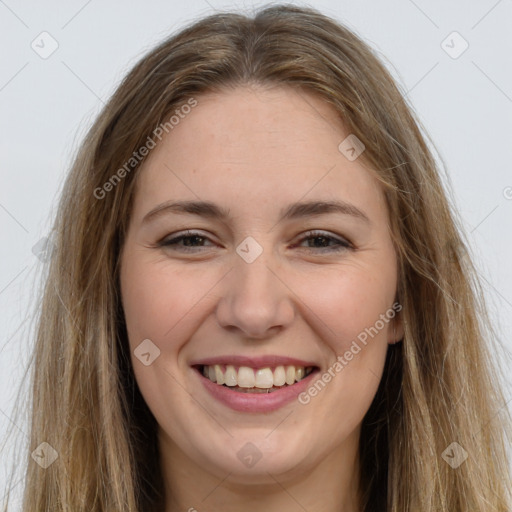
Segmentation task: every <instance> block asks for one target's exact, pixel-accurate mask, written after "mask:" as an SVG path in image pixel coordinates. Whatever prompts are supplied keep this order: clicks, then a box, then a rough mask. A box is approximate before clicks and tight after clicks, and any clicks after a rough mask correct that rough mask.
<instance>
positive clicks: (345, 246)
mask: <svg viewBox="0 0 512 512" xmlns="http://www.w3.org/2000/svg"><path fill="white" fill-rule="evenodd" d="M306 235H307V236H303V237H302V238H301V239H300V240H299V242H303V241H305V240H310V239H315V238H324V239H326V240H329V241H334V242H336V243H337V246H331V247H316V248H315V247H306V248H305V249H309V250H314V249H318V250H319V251H320V252H341V251H346V250H353V249H354V246H353V245H352V244H351V243H350V242H349V241H348V240H345V239H343V238H338V237H334V236H331V235H328V234H326V233H325V232H324V231H316V230H312V231H308V232H307V233H306ZM190 238H201V239H204V240H208V237H206V236H203V235H202V234H201V233H198V232H194V231H186V232H185V233H184V234H182V235H179V236H177V237H174V238H168V239H164V240H162V241H160V242H159V243H158V246H159V247H170V248H171V249H172V250H179V251H181V252H196V251H195V250H194V248H192V247H189V246H181V248H180V249H175V248H174V247H171V246H175V247H177V244H178V243H179V242H181V241H183V240H187V239H190Z"/></svg>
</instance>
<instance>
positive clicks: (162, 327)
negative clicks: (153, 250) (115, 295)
mask: <svg viewBox="0 0 512 512" xmlns="http://www.w3.org/2000/svg"><path fill="white" fill-rule="evenodd" d="M121 282H122V285H121V287H122V299H123V309H124V312H125V319H126V324H127V329H128V335H129V338H130V343H131V344H132V345H133V344H136V343H137V342H140V341H138V340H143V339H146V338H149V339H152V340H154V341H155V343H157V344H158V345H159V346H160V347H166V348H168V344H169V340H170V339H181V338H179V337H177V336H176V333H177V332H178V331H180V330H183V328H184V327H185V326H186V325H187V321H188V320H189V319H190V318H192V317H193V316H194V306H195V305H196V304H197V305H198V306H199V304H198V303H200V301H201V299H202V298H204V295H205V290H208V286H206V284H205V283H206V281H205V280H204V279H201V276H200V275H199V274H198V273H197V272H196V273H194V272H187V271H185V272H183V270H182V271H181V272H180V271H176V270H174V269H171V268H162V265H159V264H158V263H155V262H145V261H144V260H143V259H141V260H139V261H136V260H135V259H132V260H131V261H130V260H127V262H126V265H125V266H124V268H123V271H122V273H121Z"/></svg>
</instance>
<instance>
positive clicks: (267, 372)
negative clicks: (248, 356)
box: [254, 368, 274, 389]
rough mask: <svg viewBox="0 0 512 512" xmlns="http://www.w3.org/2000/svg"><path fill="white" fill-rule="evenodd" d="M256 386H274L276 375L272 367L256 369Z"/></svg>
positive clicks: (264, 387) (265, 387)
mask: <svg viewBox="0 0 512 512" xmlns="http://www.w3.org/2000/svg"><path fill="white" fill-rule="evenodd" d="M254 386H255V387H257V388H262V389H269V388H271V387H273V386H274V375H273V373H272V370H271V369H270V368H260V369H259V370H256V378H255V383H254Z"/></svg>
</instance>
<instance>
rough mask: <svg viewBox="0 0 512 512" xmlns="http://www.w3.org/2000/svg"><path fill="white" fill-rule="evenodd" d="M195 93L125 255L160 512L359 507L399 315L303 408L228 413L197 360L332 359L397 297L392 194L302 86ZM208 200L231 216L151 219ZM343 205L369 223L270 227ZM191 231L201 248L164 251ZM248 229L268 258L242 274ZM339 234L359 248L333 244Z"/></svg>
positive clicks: (158, 166)
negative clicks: (364, 456)
mask: <svg viewBox="0 0 512 512" xmlns="http://www.w3.org/2000/svg"><path fill="white" fill-rule="evenodd" d="M196 99H197V100H198V106H197V107H195V109H194V110H193V111H192V112H191V113H190V114H189V115H188V116H187V117H186V118H185V119H183V120H182V121H181V122H180V124H178V125H177V126H175V128H174V129H173V130H172V131H171V132H170V133H169V135H167V136H166V137H165V138H164V139H163V140H162V142H161V143H160V144H159V145H158V146H157V147H156V148H155V149H154V150H153V151H152V152H151V154H150V156H149V158H148V160H146V162H145V164H144V166H143V168H142V170H141V174H140V175H139V176H138V183H137V190H136V195H135V200H134V206H133V212H132V216H131V222H130V226H129V229H128V233H127V238H126V240H125V244H124V247H123V252H122V260H121V263H122V266H121V295H122V302H123V307H124V312H125V317H126V322H127V329H128V336H129V344H130V349H131V354H132V361H133V366H134V372H135V378H136V381H137V383H138V385H139V387H140V390H141V392H142V395H143V397H144V399H145V400H146V402H147V404H148V406H149V408H150V410H151V411H152V413H153V414H154V416H155V417H156V419H157V422H158V424H159V446H160V452H161V457H162V472H163V476H164V481H165V485H166V512H178V511H188V510H190V511H192V510H197V511H198V512H207V511H212V512H213V511H218V510H223V511H225V512H232V511H233V512H234V511H239V510H244V511H246V512H252V511H261V510H265V511H266V512H277V511H279V512H283V511H288V512H292V511H303V510H308V511H309V512H335V511H336V512H339V511H341V510H343V511H344V512H359V511H360V510H361V508H360V504H359V501H358V500H359V487H358V477H359V467H358V462H357V456H358V442H359V435H360V427H361V422H362V420H363V418H364V415H365V413H366V412H367V410H368V408H369V407H370V404H371V401H372V399H373V397H374V396H375V393H376V391H377V388H378V385H379V382H380V379H381V376H382V372H383V368H384V362H385V357H386V352H387V348H388V344H390V343H393V342H395V341H396V340H400V339H401V337H402V335H403V331H402V327H401V324H400V321H399V317H398V316H396V317H395V319H394V320H391V321H389V322H388V323H386V324H385V326H384V328H382V329H381V330H380V331H379V332H378V334H377V335H375V336H374V337H373V338H371V339H370V341H369V342H368V343H367V345H366V346H364V347H363V348H362V350H361V351H360V352H359V353H358V354H357V355H355V356H354V358H353V359H352V360H351V361H350V362H349V363H348V364H347V365H346V366H345V367H344V368H343V370H342V371H340V372H338V373H336V376H335V377H334V378H332V380H331V381H330V382H329V383H328V384H327V386H325V388H324V389H323V390H322V391H321V392H319V393H318V395H317V396H315V397H314V398H311V400H310V402H309V403H308V404H306V405H303V404H300V403H298V401H296V400H294V401H293V402H291V403H289V404H287V405H285V406H284V407H282V408H280V409H278V410H276V411H272V412H267V413H244V412H237V411H234V410H231V409H230V408H228V407H226V406H225V405H224V404H221V403H220V402H218V401H217V400H215V399H213V398H212V397H211V395H210V394H209V393H208V392H207V391H206V390H205V389H204V388H203V386H202V385H201V382H200V379H199V378H198V375H197V373H196V370H194V369H192V368H191V366H190V364H191V362H192V361H194V360H197V359H200V358H206V357H213V356H220V355H225V354H237V355H246V356H258V355H267V354H277V355H289V356H292V357H297V358H300V359H304V360H307V361H314V362H315V363H316V364H317V365H318V366H319V367H320V369H321V372H325V371H326V370H327V369H328V368H330V367H332V365H333V363H334V362H335V361H336V358H337V356H339V355H343V354H344V353H345V352H346V351H347V350H348V349H349V347H350V345H351V343H352V342H353V341H354V340H355V339H356V338H357V336H358V334H360V333H361V332H363V331H364V329H365V328H369V327H370V326H373V325H375V323H376V321H377V320H378V319H379V315H381V314H384V313H385V312H386V311H388V310H389V309H390V308H391V306H392V305H393V304H394V303H395V293H396V285H397V263H396V254H395V251H394V248H393V245H392V242H391V237H390V234H389V226H388V213H387V209H386V205H385V201H384V196H383V193H382V190H381V188H380V185H379V184H378V182H377V181H376V179H375V178H374V176H372V175H371V174H370V172H368V171H367V170H366V168H365V167H364V166H363V164H362V159H361V158H359V159H356V160H355V161H349V160H348V159H347V158H346V157H345V156H344V155H343V154H342V153H341V152H340V151H339V150H338V145H339V144H340V142H341V141H342V140H344V139H345V138H346V137H347V135H348V132H347V131H346V130H345V129H344V127H343V125H342V123H341V122H340V120H339V118H338V116H337V114H336V112H335V111H334V110H332V107H330V106H329V105H327V104H326V103H325V102H323V101H322V100H321V99H319V98H317V97H315V96H313V95H311V94H310V93H303V92H302V93H299V92H296V91H294V90H292V89H289V88H286V87H272V88H270V87H262V86H244V87H238V88H236V89H230V90H229V91H226V92H222V93H215V94H214V93H209V94H206V95H201V96H199V97H197V98H196ZM199 199H200V200H204V201H212V202H215V203H216V204H218V205H219V206H222V207H225V208H227V209H229V213H230V217H229V218H228V219H227V220H225V221H222V220H219V219H210V218H206V217H203V216H198V215H193V214H178V213H172V212H167V213H166V214H162V215H160V216H157V217H155V218H154V219H153V220H151V221H149V222H143V218H144V216H145V215H146V214H147V213H148V212H150V211H151V210H153V209H154V208H155V207H157V206H158V205H160V204H161V203H164V202H166V201H170V200H199ZM333 199H337V200H343V201H345V202H348V203H350V204H352V205H353V206H355V207H357V208H358V209H360V210H362V211H363V212H364V214H365V215H366V216H367V217H368V219H369V222H366V221H364V220H362V219H361V218H357V217H354V216H352V215H347V214H340V213H328V214H323V215H318V216H309V217H306V218H302V219H292V220H282V221H278V218H279V212H280V210H281V208H284V207H286V206H288V205H289V204H290V203H293V202H296V201H299V200H301V201H306V200H333ZM186 229H190V230H194V231H199V236H202V237H206V238H200V239H199V240H198V239H193V240H192V244H191V247H186V246H184V243H183V241H182V242H180V243H178V244H177V245H174V246H167V247H165V246H164V247H162V246H160V245H159V241H161V240H162V239H165V240H169V239H171V238H173V236H171V235H174V236H176V235H177V234H183V230H186ZM311 230H322V233H321V235H323V236H331V237H334V238H335V239H336V240H334V241H328V242H325V239H320V240H319V239H318V238H315V236H318V235H315V236H312V235H311V234H310V233H308V231H311ZM247 236H252V237H253V238H254V239H255V240H256V241H257V242H258V243H259V245H260V246H261V247H262V249H263V252H262V254H261V255H260V256H259V257H258V258H257V259H256V260H255V261H254V262H252V263H250V264H249V263H247V262H246V261H244V260H243V259H242V258H241V257H240V256H239V255H238V254H237V252H236V248H237V246H238V245H239V244H240V243H241V242H242V241H243V240H244V239H245V238H246V237H247ZM308 237H309V238H308ZM344 239H346V240H348V241H349V242H350V244H351V245H350V247H349V248H347V247H343V245H341V246H340V245H336V242H337V241H338V240H341V242H343V240H344ZM186 242H187V241H186ZM188 243H189V244H190V239H189V240H188ZM325 246H327V249H329V248H333V247H334V248H340V249H341V250H338V251H334V250H333V251H330V252H328V251H327V250H326V248H325ZM187 249H189V250H190V252H186V250H187ZM145 339H150V340H151V342H152V343H153V344H154V345H155V346H157V347H158V348H159V350H160V355H159V356H158V357H157V358H156V359H155V360H154V362H152V363H151V364H149V365H147V366H145V365H144V364H142V363H141V362H140V360H139V359H138V358H137V357H135V356H134V352H133V351H134V350H135V349H136V348H137V346H138V345H139V344H140V343H141V342H142V341H143V340H145ZM247 442H251V443H253V444H254V445H255V446H256V447H257V448H258V450H259V452H260V453H261V459H260V460H259V461H258V462H257V464H255V465H254V466H252V467H250V468H249V467H246V466H245V465H244V464H242V463H241V461H240V460H239V458H238V457H237V452H238V451H239V450H240V449H241V448H242V447H243V446H244V445H245V444H246V443H247Z"/></svg>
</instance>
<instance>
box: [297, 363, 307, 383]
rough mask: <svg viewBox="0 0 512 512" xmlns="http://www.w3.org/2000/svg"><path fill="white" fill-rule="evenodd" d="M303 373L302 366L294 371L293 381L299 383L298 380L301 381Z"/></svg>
mask: <svg viewBox="0 0 512 512" xmlns="http://www.w3.org/2000/svg"><path fill="white" fill-rule="evenodd" d="M304 371H305V369H304V367H302V366H301V367H300V368H296V369H295V380H296V381H297V382H299V380H301V379H302V378H303V377H304Z"/></svg>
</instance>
